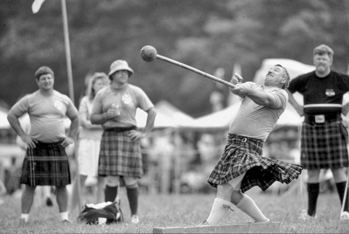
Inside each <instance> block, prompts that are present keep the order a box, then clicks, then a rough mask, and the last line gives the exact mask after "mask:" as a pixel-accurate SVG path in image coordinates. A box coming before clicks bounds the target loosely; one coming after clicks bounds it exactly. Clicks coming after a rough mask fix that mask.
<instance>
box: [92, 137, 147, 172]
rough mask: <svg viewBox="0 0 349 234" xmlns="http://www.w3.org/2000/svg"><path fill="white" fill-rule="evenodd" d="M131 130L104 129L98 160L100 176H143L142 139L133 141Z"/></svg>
mask: <svg viewBox="0 0 349 234" xmlns="http://www.w3.org/2000/svg"><path fill="white" fill-rule="evenodd" d="M129 132H130V131H121V132H116V131H104V132H103V135H102V140H101V149H100V154H99V162H98V175H99V176H125V177H134V178H141V177H142V175H143V164H142V155H141V144H140V141H139V140H137V141H132V140H131V138H130V137H129V136H128V134H129Z"/></svg>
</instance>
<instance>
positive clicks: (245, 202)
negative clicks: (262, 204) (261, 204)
mask: <svg viewBox="0 0 349 234" xmlns="http://www.w3.org/2000/svg"><path fill="white" fill-rule="evenodd" d="M243 196H244V197H243V198H242V199H241V201H240V202H239V203H238V204H237V205H236V207H237V208H239V209H240V210H241V211H242V212H244V213H245V214H247V215H248V216H250V217H251V218H253V219H254V220H255V221H256V222H263V221H266V220H268V218H267V217H265V216H264V215H263V213H262V211H261V210H260V209H259V208H258V206H257V205H256V203H255V202H254V201H253V200H252V198H250V197H249V196H247V195H246V194H243Z"/></svg>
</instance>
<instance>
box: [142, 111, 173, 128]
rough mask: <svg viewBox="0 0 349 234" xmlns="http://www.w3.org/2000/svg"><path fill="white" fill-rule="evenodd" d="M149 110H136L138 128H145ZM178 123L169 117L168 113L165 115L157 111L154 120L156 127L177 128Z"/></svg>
mask: <svg viewBox="0 0 349 234" xmlns="http://www.w3.org/2000/svg"><path fill="white" fill-rule="evenodd" d="M147 117H148V114H147V112H145V111H143V110H141V109H139V108H138V109H137V112H136V121H137V127H138V128H144V127H145V125H146V123H147ZM177 126H178V125H177V124H176V123H175V122H174V121H173V120H172V119H171V118H169V117H167V116H166V115H163V114H161V113H157V115H156V117H155V122H154V128H175V127H177Z"/></svg>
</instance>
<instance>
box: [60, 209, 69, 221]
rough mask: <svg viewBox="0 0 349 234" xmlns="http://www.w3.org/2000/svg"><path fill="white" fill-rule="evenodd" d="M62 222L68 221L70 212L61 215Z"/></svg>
mask: <svg viewBox="0 0 349 234" xmlns="http://www.w3.org/2000/svg"><path fill="white" fill-rule="evenodd" d="M59 214H60V215H61V219H62V220H68V219H69V218H68V211H66V212H61V213H59Z"/></svg>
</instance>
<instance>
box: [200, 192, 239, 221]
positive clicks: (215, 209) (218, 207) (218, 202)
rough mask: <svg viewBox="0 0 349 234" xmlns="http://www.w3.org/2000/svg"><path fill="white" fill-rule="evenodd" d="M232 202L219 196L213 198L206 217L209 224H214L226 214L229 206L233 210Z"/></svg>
mask: <svg viewBox="0 0 349 234" xmlns="http://www.w3.org/2000/svg"><path fill="white" fill-rule="evenodd" d="M233 207H234V205H233V203H231V202H229V201H226V200H223V199H221V198H215V199H214V202H213V205H212V208H211V212H210V215H209V216H208V218H207V220H206V221H207V223H208V224H209V225H216V224H218V223H219V221H220V220H221V219H222V218H223V217H224V216H225V215H226V213H227V212H228V210H229V208H230V209H231V210H233Z"/></svg>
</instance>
